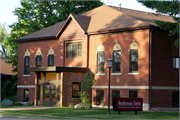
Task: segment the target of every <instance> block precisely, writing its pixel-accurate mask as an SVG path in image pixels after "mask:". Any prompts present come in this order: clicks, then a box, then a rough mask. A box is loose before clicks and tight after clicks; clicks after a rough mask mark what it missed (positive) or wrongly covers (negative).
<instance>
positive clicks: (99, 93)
mask: <svg viewBox="0 0 180 120" xmlns="http://www.w3.org/2000/svg"><path fill="white" fill-rule="evenodd" d="M96 105H104V90H96Z"/></svg>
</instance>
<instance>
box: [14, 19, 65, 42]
mask: <svg viewBox="0 0 180 120" xmlns="http://www.w3.org/2000/svg"><path fill="white" fill-rule="evenodd" d="M64 23H65V21H62V22H59V23H57V24H54V25H52V26H49V27H47V28H44V29H41V30H39V31H36V32H34V33H31V34H28V35H25V36H23V37H21V38H18V39H16V40H15V41H19V40H20V41H24V40H37V39H48V38H49V39H50V38H56V37H57V35H58V31H59V30H60V29H61V27H62V26H63V24H64Z"/></svg>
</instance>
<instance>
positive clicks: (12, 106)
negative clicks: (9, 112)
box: [1, 105, 33, 108]
mask: <svg viewBox="0 0 180 120" xmlns="http://www.w3.org/2000/svg"><path fill="white" fill-rule="evenodd" d="M29 106H33V105H29ZM15 107H28V106H25V105H24V106H20V105H1V108H15Z"/></svg>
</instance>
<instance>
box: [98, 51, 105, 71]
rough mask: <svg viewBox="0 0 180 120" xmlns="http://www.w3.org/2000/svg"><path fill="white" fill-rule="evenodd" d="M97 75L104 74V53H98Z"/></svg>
mask: <svg viewBox="0 0 180 120" xmlns="http://www.w3.org/2000/svg"><path fill="white" fill-rule="evenodd" d="M97 70H98V71H97V72H98V73H104V52H98V69H97Z"/></svg>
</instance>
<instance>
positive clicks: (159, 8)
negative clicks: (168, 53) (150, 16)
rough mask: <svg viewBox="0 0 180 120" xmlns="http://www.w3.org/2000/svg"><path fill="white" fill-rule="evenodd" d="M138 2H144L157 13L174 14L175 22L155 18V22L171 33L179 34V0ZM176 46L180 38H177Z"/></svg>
mask: <svg viewBox="0 0 180 120" xmlns="http://www.w3.org/2000/svg"><path fill="white" fill-rule="evenodd" d="M138 2H140V3H142V4H143V5H145V6H146V7H148V8H151V9H155V10H156V13H157V14H165V15H169V16H172V17H173V18H174V20H175V21H176V22H175V23H171V22H163V21H159V20H155V23H156V24H157V25H159V27H160V28H161V29H164V30H168V31H169V35H170V36H172V35H179V17H178V14H179V2H178V0H173V1H172V0H171V1H158V0H155V1H146V0H143V1H142V0H138ZM174 45H175V46H176V47H178V46H179V39H177V40H176V41H175V43H174Z"/></svg>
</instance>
